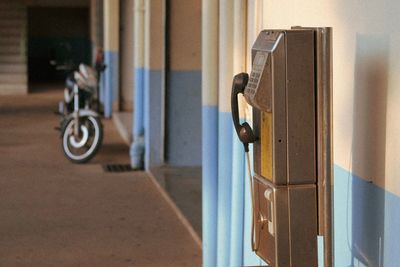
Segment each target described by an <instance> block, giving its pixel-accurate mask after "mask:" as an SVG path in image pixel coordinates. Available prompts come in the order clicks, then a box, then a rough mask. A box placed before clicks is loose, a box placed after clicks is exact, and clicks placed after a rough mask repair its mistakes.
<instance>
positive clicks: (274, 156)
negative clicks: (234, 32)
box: [231, 27, 333, 267]
mask: <svg viewBox="0 0 400 267" xmlns="http://www.w3.org/2000/svg"><path fill="white" fill-rule="evenodd" d="M330 42H331V29H330V28H303V27H293V28H292V29H290V30H263V31H262V32H261V33H260V34H259V36H258V37H257V39H256V41H255V43H254V45H253V48H252V55H251V56H252V70H251V73H250V75H248V74H247V73H240V74H238V75H236V76H235V77H234V80H233V85H232V95H231V105H232V116H233V121H234V125H235V129H236V132H237V134H238V137H239V139H240V141H241V142H243V144H244V147H245V151H246V152H248V151H249V147H248V146H249V143H253V153H254V166H253V167H254V168H253V169H254V175H251V189H252V200H253V229H252V247H253V250H254V251H255V252H256V253H257V255H259V256H260V257H261V258H262V259H263V260H265V261H266V262H267V263H268V264H269V266H274V267H289V266H291V267H301V266H304V267H316V266H317V265H318V263H317V257H318V255H317V254H318V253H317V236H318V235H322V236H323V237H324V239H325V240H324V245H325V246H324V247H325V256H324V257H325V266H326V267H328V266H332V262H333V257H332V253H331V251H332V239H331V228H332V227H331V222H332V216H331V214H332V207H331V203H332V199H331V192H332V187H331V179H332V168H331V165H332V162H331V161H332V157H331V156H332V153H331V144H332V140H331V89H332V86H331V71H332V70H331V52H332V51H331V43H330ZM239 93H242V94H243V95H244V97H245V99H246V101H247V102H248V103H249V104H250V105H251V106H252V107H253V128H251V126H250V125H249V124H248V123H243V124H240V122H239V112H238V103H237V95H238V94H239Z"/></svg>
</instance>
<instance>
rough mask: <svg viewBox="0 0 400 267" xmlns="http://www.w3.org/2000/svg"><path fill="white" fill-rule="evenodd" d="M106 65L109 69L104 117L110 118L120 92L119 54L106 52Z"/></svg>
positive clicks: (106, 77)
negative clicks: (114, 102)
mask: <svg viewBox="0 0 400 267" xmlns="http://www.w3.org/2000/svg"><path fill="white" fill-rule="evenodd" d="M104 63H105V64H106V66H107V68H106V69H105V71H104V88H103V104H104V116H105V117H106V118H110V117H111V114H112V105H113V101H114V100H117V97H118V90H119V62H118V52H113V51H107V50H106V51H104Z"/></svg>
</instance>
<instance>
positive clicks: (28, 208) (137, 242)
mask: <svg viewBox="0 0 400 267" xmlns="http://www.w3.org/2000/svg"><path fill="white" fill-rule="evenodd" d="M60 98H61V91H60V90H53V91H46V90H39V91H36V92H35V93H32V94H30V95H29V96H18V97H17V96H14V97H12V96H7V97H0V159H1V160H0V266H200V265H201V249H200V248H199V247H198V245H196V243H195V242H194V240H193V238H192V237H191V236H190V234H189V232H188V231H187V230H186V228H184V226H183V225H182V223H181V222H180V221H179V220H178V218H177V217H176V215H175V214H174V212H173V210H172V209H171V207H170V206H169V205H168V204H167V203H166V202H165V201H164V199H163V198H162V197H161V195H160V194H159V192H158V191H157V189H156V187H155V186H154V184H153V183H152V182H151V181H150V180H149V178H148V176H147V174H145V173H143V172H127V173H106V172H104V171H103V169H102V167H101V166H102V164H106V163H128V162H129V158H128V148H127V146H126V145H125V144H124V142H123V141H122V139H121V138H120V137H119V135H118V133H117V131H116V130H115V128H114V126H113V123H112V122H111V121H110V120H109V121H103V122H104V126H105V138H104V145H103V147H102V148H101V149H100V152H99V154H98V155H97V156H96V157H95V158H94V159H93V160H92V161H91V162H90V163H88V164H85V165H76V164H72V163H70V162H69V161H68V160H67V159H66V158H65V157H64V156H63V153H62V149H61V144H60V139H59V137H58V134H59V133H58V132H57V131H55V130H54V129H53V128H54V127H55V126H58V118H57V117H56V116H55V115H54V114H53V113H52V112H53V111H54V110H55V109H56V106H57V101H58V100H59V99H60Z"/></svg>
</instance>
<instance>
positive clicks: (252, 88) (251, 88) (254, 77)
mask: <svg viewBox="0 0 400 267" xmlns="http://www.w3.org/2000/svg"><path fill="white" fill-rule="evenodd" d="M260 76H261V74H260V73H259V72H255V71H252V72H251V74H250V79H249V82H248V84H247V88H246V89H247V90H246V91H247V93H248V94H250V95H252V96H254V95H255V93H256V88H257V85H258V81H259V79H260Z"/></svg>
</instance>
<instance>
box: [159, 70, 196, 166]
mask: <svg viewBox="0 0 400 267" xmlns="http://www.w3.org/2000/svg"><path fill="white" fill-rule="evenodd" d="M168 75H169V84H168V93H167V95H166V98H167V99H166V100H167V113H166V116H167V125H166V130H167V137H166V156H167V161H168V163H169V164H171V165H173V166H200V165H201V123H200V122H201V71H181V70H180V71H176V70H172V71H170V72H169V73H168Z"/></svg>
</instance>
